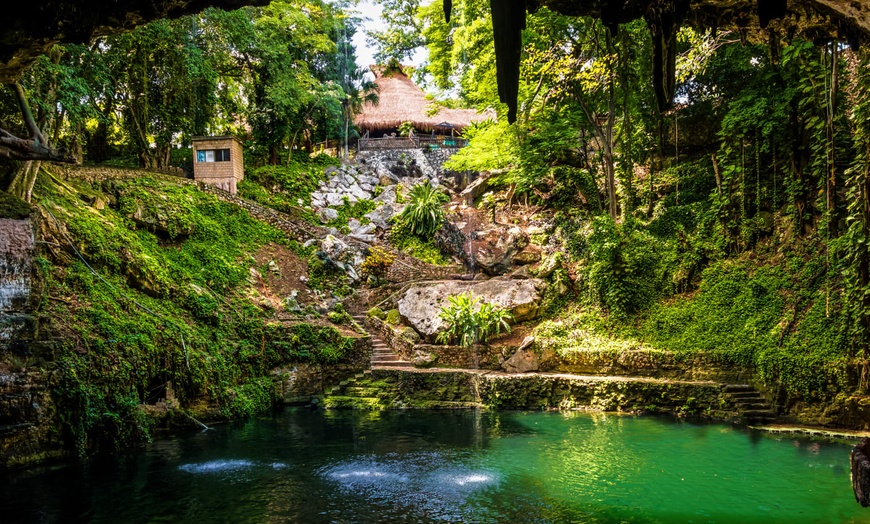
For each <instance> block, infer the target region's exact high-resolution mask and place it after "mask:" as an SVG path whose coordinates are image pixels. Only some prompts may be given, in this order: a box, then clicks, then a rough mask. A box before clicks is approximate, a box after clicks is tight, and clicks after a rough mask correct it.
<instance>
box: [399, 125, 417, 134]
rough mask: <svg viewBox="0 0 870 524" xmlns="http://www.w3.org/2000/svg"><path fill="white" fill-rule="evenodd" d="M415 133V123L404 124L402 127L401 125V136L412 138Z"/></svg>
mask: <svg viewBox="0 0 870 524" xmlns="http://www.w3.org/2000/svg"><path fill="white" fill-rule="evenodd" d="M414 131H415V129H414V123H413V122H402V123H401V125H399V136H411V135H412V134H413V133H414Z"/></svg>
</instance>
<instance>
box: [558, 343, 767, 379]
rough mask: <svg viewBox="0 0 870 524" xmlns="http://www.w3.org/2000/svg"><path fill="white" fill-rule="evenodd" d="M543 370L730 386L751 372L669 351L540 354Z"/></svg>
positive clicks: (710, 356)
mask: <svg viewBox="0 0 870 524" xmlns="http://www.w3.org/2000/svg"><path fill="white" fill-rule="evenodd" d="M542 353H543V354H542V357H543V358H542V360H543V361H544V362H545V366H546V367H545V370H551V371H559V372H562V373H576V374H582V375H622V376H630V377H650V378H667V379H681V380H710V381H715V382H723V383H730V384H747V383H751V382H753V379H754V377H755V373H754V370H752V369H749V368H745V367H742V366H736V365H732V364H727V363H722V362H720V361H719V360H718V359H716V357H715V355H713V354H710V353H703V352H699V353H695V354H692V355H686V356H682V355H677V354H674V353H671V352H669V351H655V350H653V351H645V350H626V351H578V352H574V353H571V354H569V355H568V356H567V357H564V358H560V357H558V356H557V355H556V354H555V353H553V352H552V351H549V352H548V351H544V352H542Z"/></svg>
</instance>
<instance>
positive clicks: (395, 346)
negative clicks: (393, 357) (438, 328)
mask: <svg viewBox="0 0 870 524" xmlns="http://www.w3.org/2000/svg"><path fill="white" fill-rule="evenodd" d="M366 327H367V328H369V329H370V330H372V331H374V332H375V333H376V334H377V335H378V336H379V337H381V340H383V341H384V342H385V343H386V344H387V345H388V346H390V348H392V350H393V351H395V352H396V354H397V355H399V356H400V357H402V360H410V359H411V355H413V354H414V349H415V348H416V346H417V344H416V342H418V341H419V338H418V339H417V340H416V341H415V340H413V339H408V338H406V337H402V336H401V333H402V332H401V331H400V330H399V329H396V328H395V327H393V326H391V325H389V324H387V323H386V322H384V321H383V320H381V319H379V318H376V317H367V318H366ZM396 327H398V328H405V329H413V328H409V327H407V326H396Z"/></svg>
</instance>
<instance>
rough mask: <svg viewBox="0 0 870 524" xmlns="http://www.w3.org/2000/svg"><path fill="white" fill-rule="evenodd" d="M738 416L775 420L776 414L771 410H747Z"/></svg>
mask: <svg viewBox="0 0 870 524" xmlns="http://www.w3.org/2000/svg"><path fill="white" fill-rule="evenodd" d="M740 414H741V415H742V416H744V417H746V418H759V417H770V418H776V413H774V411H773V410H772V409H747V410H746V411H741V413H740Z"/></svg>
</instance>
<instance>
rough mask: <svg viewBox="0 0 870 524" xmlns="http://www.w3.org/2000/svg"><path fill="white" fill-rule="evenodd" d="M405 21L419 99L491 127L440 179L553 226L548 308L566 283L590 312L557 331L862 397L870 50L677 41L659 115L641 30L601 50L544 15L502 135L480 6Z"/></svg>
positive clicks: (601, 35)
mask: <svg viewBox="0 0 870 524" xmlns="http://www.w3.org/2000/svg"><path fill="white" fill-rule="evenodd" d="M420 4H421V2H418V1H417V0H404V2H403V3H402V5H403V6H404V7H403V8H402V9H404V10H405V11H408V10H410V9H412V8H413V9H416V13H417V19H416V21H415V24H416V25H417V26H420V29H419V33H420V35H422V38H416V39H415V38H404V39H403V40H402V41H403V42H404V43H406V44H409V45H410V44H416V45H424V46H426V47H427V48H428V49H429V61H428V63H427V64H425V73H427V74H428V75H429V76H428V77H427V78H429V79H430V82H431V84H432V85H433V87H436V88H439V89H443V90H450V89H452V91H451V94H452V95H453V96H456V97H458V98H459V100H460V101H461V102H463V103H467V104H472V105H475V106H477V107H479V108H486V107H494V108H496V109H497V111H498V113H499V116H500V117H501V118H499V121H498V122H487V123H483V124H478V125H475V126H472V127H471V128H470V129H468V130H467V135H466V136H467V137H468V138H469V139H470V145H469V147H467V148H464V149H463V150H462V151H461V152H459V153H458V154H456V155H454V156H453V158H452V159H451V160H450V162H448V164H447V165H448V166H449V167H451V168H453V169H457V170H461V169H470V170H487V171H493V172H495V173H496V175H495V176H493V177H491V178H490V184H491V186H495V189H496V190H498V189H499V184H500V185H501V186H500V187H501V188H502V189H504V192H503V194H505V195H509V196H510V197H511V198H512V199H514V200H515V201H524V200H525V199H527V200H526V201H529V202H531V203H533V204H538V205H543V206H546V207H549V208H551V209H553V210H555V211H556V212H557V215H556V216H557V231H556V235H555V236H556V239H557V240H558V242H560V243H561V245H564V246H565V247H566V250H567V253H568V254H569V257H568V259H567V260H565V262H564V263H563V264H557V265H562V266H564V271H562V270H557V271H555V272H553V273H552V276H551V277H550V278H551V280H553V281H554V283H556V280H557V279H558V283H557V287H559V288H562V287H563V285H564V283H565V282H566V280H565V276H566V273H565V272H567V274H570V275H571V279H572V280H573V283H574V285H573V286H568V288H569V289H571V290H573V291H574V292H575V295H574V296H575V299H576V300H575V301H576V302H577V303H578V304H579V305H578V307H580V308H581V310H583V311H587V312H592V311H594V312H595V313H594V314H587V313H578V314H577V315H575V316H574V317H572V318H573V319H574V320H569V319H568V318H567V317H566V318H565V319H564V320H565V321H566V322H568V323H572V322H577V318H582V319H583V320H582V321H580V324H581V325H586V324H587V323H589V325H599V324H601V322H603V323H604V324H605V325H607V326H609V327H607V328H606V329H604V328H602V329H597V330H592V331H589V333H593V332H594V333H597V334H596V335H595V336H594V337H593V338H594V339H595V340H597V341H598V343H601V344H604V345H605V346H608V347H617V346H618V347H623V348H628V347H634V346H637V345H638V344H640V345H645V347H656V348H659V349H663V348H664V349H669V350H674V351H678V352H692V351H696V350H699V349H704V350H710V351H714V350H715V352H717V354H722V355H723V358H726V359H727V360H730V361H733V362H740V363H743V364H746V365H750V366H753V367H755V368H756V369H757V370H758V372H759V375H760V376H761V377H762V378H763V379H764V381H766V382H768V383H769V384H770V385H772V386H775V385H777V384H781V385H783V386H784V387H786V388H787V389H789V390H790V391H794V392H797V391H800V392H802V393H803V394H805V395H810V394H811V393H812V392H819V391H822V390H824V388H825V387H826V385H827V386H830V387H833V388H835V389H836V388H845V389H848V388H850V387H853V386H858V388H859V390H864V391H866V390H867V388H868V385H870V365H868V363H867V362H868V360H867V356H868V340H870V269H868V267H870V252H868V249H867V245H868V244H867V238H870V236H868V235H870V200H868V198H870V197H868V193H870V186H868V173H870V156H868V154H870V149H868V143H870V142H868V139H867V134H868V133H867V122H868V119H867V107H868V104H867V100H868V97H867V94H866V93H867V92H868V89H867V82H868V79H870V68H868V56H870V55H868V51H867V50H866V49H860V50H859V49H857V48H854V47H852V46H851V45H849V43H848V42H845V41H843V40H840V39H837V38H827V39H826V38H820V39H818V40H817V41H815V42H810V41H806V40H802V39H800V38H789V39H788V40H785V39H784V37H783V39H782V40H780V38H777V36H776V35H773V36H772V37H771V40H770V41H767V42H765V44H763V45H761V44H756V43H751V42H747V41H746V39H745V35H744V36H743V37H741V35H739V34H737V33H735V32H731V31H728V30H720V31H717V32H702V31H696V30H693V29H690V28H683V29H682V30H681V31H680V33H679V35H678V56H677V64H676V66H677V100H676V102H677V106H676V109H674V110H672V111H670V112H668V113H666V114H660V113H659V112H658V109H657V107H658V106H657V104H656V100H655V96H654V94H653V92H652V90H651V86H650V78H651V76H652V75H651V72H650V66H651V62H652V59H651V56H652V49H651V37H650V33H649V29H648V28H647V26H646V24H645V23H644V22H643V21H635V22H631V23H627V24H622V25H621V26H620V31H619V33H618V34H617V35H612V34H611V33H610V31H609V30H608V29H607V28H605V27H604V25H603V24H601V22H600V21H597V20H593V19H587V18H575V17H566V16H560V15H556V14H554V13H552V12H549V11H548V10H547V9H546V8H542V9H540V10H538V11H537V12H535V13H534V14H530V15H529V17H528V22H527V27H526V29H525V30H524V32H523V54H522V63H521V68H522V69H521V81H520V86H519V106H520V110H519V114H518V122H517V123H516V124H515V125H512V126H508V125H507V124H506V123H505V122H504V114H505V110H506V108H505V107H504V106H502V105H501V104H500V103H499V99H498V93H497V91H496V89H495V82H494V72H495V60H494V56H493V53H492V47H491V46H489V45H488V43H489V42H491V41H492V29H491V25H489V24H488V23H487V22H488V20H489V16H490V13H489V5H488V3H486V2H483V1H479V0H466V1H462V2H454V3H453V6H452V17H451V20H450V22H445V21H444V17H443V16H442V13H441V12H440V11H441V3H440V2H432V3H428V2H425V4H426V5H420ZM394 8H395V7H394ZM779 36H782V35H779ZM380 43H381V45H382V46H383V47H384V49H390V43H389V42H388V41H386V40H382V41H381V42H380ZM484 44H486V45H484ZM421 76H423V75H421ZM602 215H604V216H602ZM799 260H800V261H802V262H799ZM783 265H785V267H782V266H783ZM801 266H803V269H801ZM560 271H561V272H560ZM675 297H676V298H675ZM556 300H557V301H558V302H559V304H562V305H564V303H565V301H566V297H565V295H564V294H560V295H559V296H558V297H556ZM560 309H561V307H551V308H549V311H551V312H558V311H559V310H560ZM601 315H604V317H603V318H601ZM595 319H597V320H595ZM554 322H556V324H554V325H553V326H558V325H559V322H560V320H559V317H558V315H557V317H556V318H555V319H554ZM553 326H549V327H548V326H547V325H545V326H542V329H543V331H547V332H548V330H550V328H551V327H553ZM626 326H635V327H636V329H635V328H632V329H633V331H631V333H630V335H629V334H627V333H628V332H627V331H626V330H623V329H621V327H626ZM638 326H639V327H638ZM554 329H555V328H554ZM556 331H559V329H556ZM569 332H570V330H568V331H564V332H563V335H560V336H568V335H565V334H566V333H569ZM615 332H619V333H621V334H620V335H619V336H618V337H616V338H613V337H612V336H611V335H612V334H613V333H615ZM617 339H618V340H620V341H622V342H616V340H617ZM809 340H811V342H809ZM573 341H576V339H572V338H571V337H570V336H569V337H568V338H567V339H566V340H565V341H564V343H565V344H566V345H567V346H571V345H572V343H573ZM626 341H633V342H626ZM614 344H615V345H614ZM574 345H575V346H577V344H574ZM579 346H584V344H579ZM584 347H588V346H584ZM814 370H815V371H814ZM849 370H851V371H849ZM856 370H858V371H856ZM856 376H860V377H861V378H860V384H855V383H853V382H852V381H853V380H854V377H856Z"/></svg>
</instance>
